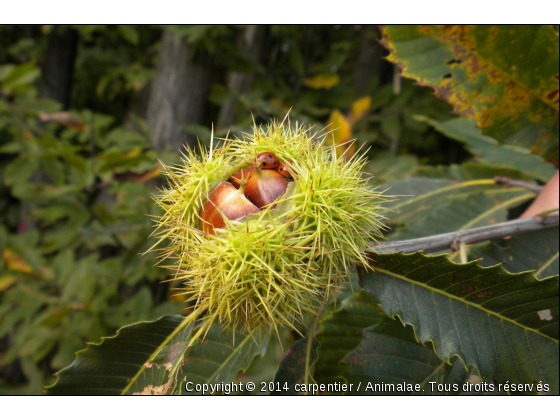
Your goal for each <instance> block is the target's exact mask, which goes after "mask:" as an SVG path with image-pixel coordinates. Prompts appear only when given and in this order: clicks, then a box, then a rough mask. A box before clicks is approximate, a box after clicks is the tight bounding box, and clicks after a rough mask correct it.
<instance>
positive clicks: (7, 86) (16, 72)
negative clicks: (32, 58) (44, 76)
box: [0, 62, 41, 94]
mask: <svg viewBox="0 0 560 420" xmlns="http://www.w3.org/2000/svg"><path fill="white" fill-rule="evenodd" d="M4 69H5V68H4ZM9 70H11V71H10V72H9V75H7V76H5V75H4V77H2V79H3V80H2V83H1V84H0V87H1V88H2V90H3V91H4V93H5V94H13V93H15V91H16V90H17V88H21V87H24V86H26V85H29V84H31V83H33V82H34V81H35V79H37V78H38V77H39V76H40V74H41V73H40V71H39V69H38V68H37V67H36V66H35V63H33V62H31V63H27V64H22V65H20V66H17V67H11V68H10V69H9Z"/></svg>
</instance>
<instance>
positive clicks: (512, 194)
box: [391, 188, 536, 240]
mask: <svg viewBox="0 0 560 420" xmlns="http://www.w3.org/2000/svg"><path fill="white" fill-rule="evenodd" d="M535 196H536V194H535V193H533V192H530V191H527V190H525V189H523V188H510V189H509V190H500V191H499V192H495V193H492V194H491V193H489V192H485V193H478V194H471V195H468V196H466V197H458V198H455V199H454V198H450V200H449V202H447V203H445V205H434V207H432V208H428V209H426V210H424V211H422V212H420V213H417V214H416V215H415V217H414V218H411V219H410V221H409V222H408V223H407V224H405V226H403V227H399V229H398V230H397V231H396V232H395V233H394V234H392V235H391V240H404V239H413V238H420V237H422V236H429V235H437V234H439V233H446V232H455V231H462V230H466V229H472V228H476V227H482V226H488V225H493V224H496V223H500V222H505V221H506V220H507V219H508V209H510V208H513V207H516V206H519V205H521V204H523V203H525V202H527V201H528V200H531V199H533V198H535Z"/></svg>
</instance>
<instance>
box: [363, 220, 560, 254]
mask: <svg viewBox="0 0 560 420" xmlns="http://www.w3.org/2000/svg"><path fill="white" fill-rule="evenodd" d="M545 213H546V212H545ZM555 226H558V212H556V213H552V214H548V215H545V216H543V214H539V215H537V216H534V217H528V218H525V219H517V220H511V221H509V222H503V223H497V224H495V225H491V226H484V227H480V228H475V229H468V230H464V231H460V232H450V233H442V234H441V235H434V236H427V237H425V238H418V239H408V240H405V241H395V242H384V243H380V244H377V245H374V249H375V251H376V252H377V253H379V254H391V253H394V252H403V253H405V254H409V253H412V252H417V251H424V252H435V251H442V250H444V249H454V247H456V245H457V244H458V243H460V242H463V243H464V244H466V245H469V244H474V243H477V242H483V241H489V240H492V239H499V238H504V237H507V236H514V235H520V234H522V233H529V232H534V231H537V230H542V229H547V228H551V227H555ZM372 254H373V253H372Z"/></svg>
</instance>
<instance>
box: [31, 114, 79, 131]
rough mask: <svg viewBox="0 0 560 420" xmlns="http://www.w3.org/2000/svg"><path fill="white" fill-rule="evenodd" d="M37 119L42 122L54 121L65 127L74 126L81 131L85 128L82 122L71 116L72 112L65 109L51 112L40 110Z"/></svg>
mask: <svg viewBox="0 0 560 420" xmlns="http://www.w3.org/2000/svg"><path fill="white" fill-rule="evenodd" d="M39 120H41V121H43V122H55V123H57V124H60V125H63V126H65V127H70V128H75V129H76V130H82V131H83V130H85V129H87V126H86V125H85V124H84V123H83V122H81V121H80V120H79V119H77V118H76V117H74V116H72V114H70V113H69V112H67V111H58V112H51V113H45V112H40V113H39Z"/></svg>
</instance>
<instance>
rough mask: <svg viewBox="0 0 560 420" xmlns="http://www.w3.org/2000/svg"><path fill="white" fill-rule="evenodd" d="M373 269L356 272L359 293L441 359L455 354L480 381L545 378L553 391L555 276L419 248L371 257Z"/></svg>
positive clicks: (518, 381) (555, 366) (519, 381)
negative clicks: (454, 258)
mask: <svg viewBox="0 0 560 420" xmlns="http://www.w3.org/2000/svg"><path fill="white" fill-rule="evenodd" d="M373 266H374V269H375V271H373V272H368V273H365V272H363V271H362V272H360V276H361V280H362V284H363V287H364V290H366V291H367V292H368V293H370V294H371V295H372V296H373V297H374V299H376V300H377V301H379V303H380V305H381V307H382V308H383V310H384V311H385V313H386V314H388V315H389V316H392V317H394V316H398V317H399V318H400V319H401V320H402V321H403V322H404V323H405V324H409V325H412V326H413V327H414V329H415V332H416V336H417V337H418V340H419V341H420V342H428V341H431V342H432V343H433V346H434V349H435V351H436V352H437V353H438V355H439V356H440V357H441V358H442V359H443V360H450V359H451V358H452V357H453V356H455V355H457V356H459V357H460V358H461V359H462V360H463V361H464V363H465V365H466V366H467V367H469V369H470V368H471V367H472V368H476V369H477V370H478V371H479V372H480V374H481V376H482V378H483V380H485V381H488V380H492V379H495V380H497V381H503V382H505V381H510V383H516V384H532V383H534V382H537V383H538V382H539V381H543V382H544V383H547V384H549V385H550V387H551V392H552V393H553V394H557V393H558V392H559V387H558V368H559V366H558V361H559V357H558V316H559V310H558V276H556V277H550V278H548V279H544V280H538V279H537V278H536V277H535V276H534V275H533V274H532V273H530V272H525V273H520V274H510V273H508V272H507V271H505V270H504V269H503V268H502V267H501V266H494V267H488V268H483V267H481V266H479V265H478V263H477V262H472V263H468V264H454V263H453V262H451V261H449V259H448V258H447V256H436V257H430V256H426V255H424V254H422V253H416V254H408V255H404V254H385V255H376V256H375V258H374V261H373ZM543 314H546V316H545V315H543Z"/></svg>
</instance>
